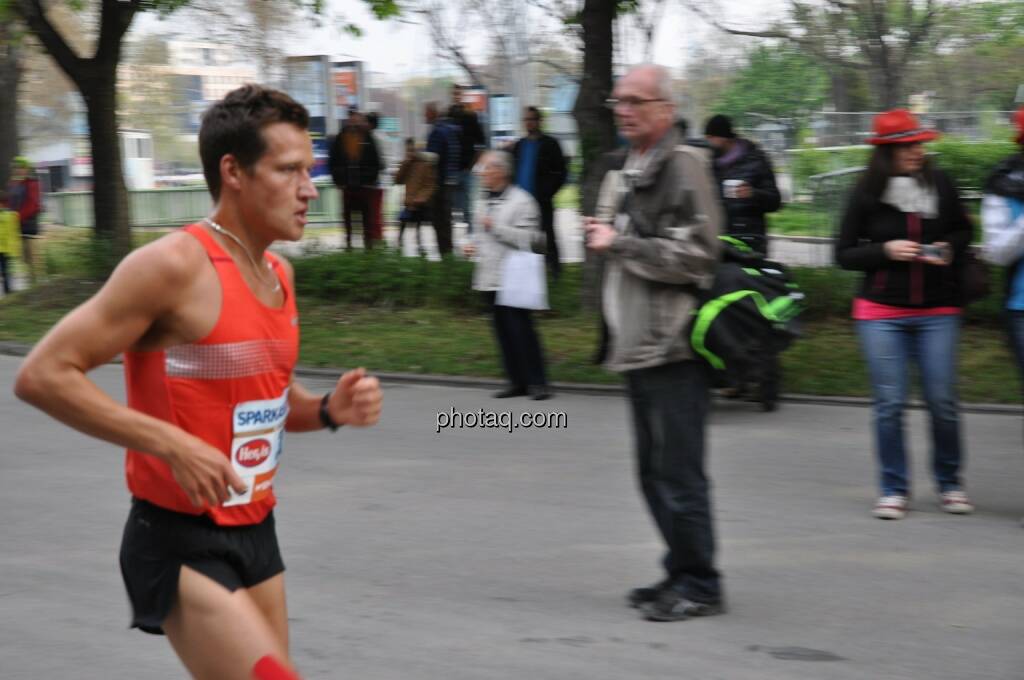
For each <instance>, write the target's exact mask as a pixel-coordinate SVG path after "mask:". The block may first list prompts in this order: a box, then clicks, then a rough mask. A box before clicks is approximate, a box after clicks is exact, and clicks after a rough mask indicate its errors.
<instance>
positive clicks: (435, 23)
mask: <svg viewBox="0 0 1024 680" xmlns="http://www.w3.org/2000/svg"><path fill="white" fill-rule="evenodd" d="M416 12H417V13H419V14H421V15H422V16H423V17H424V18H425V19H426V21H427V27H428V28H429V29H430V36H431V38H432V39H433V41H434V45H435V46H437V48H438V50H439V51H440V52H441V57H442V58H444V59H447V60H448V61H451V62H452V63H454V64H455V65H456V66H458V67H459V68H461V69H462V70H463V71H465V72H466V75H468V76H469V78H470V80H471V81H472V82H473V85H475V86H477V87H482V86H483V81H482V80H481V78H480V74H479V73H478V72H477V70H476V69H475V68H473V65H472V64H471V63H470V62H469V57H468V56H467V55H466V51H465V47H464V46H463V45H462V43H460V42H459V41H458V40H456V39H455V38H454V37H453V36H452V35H451V34H450V33H449V32H448V30H447V28H446V27H445V25H444V14H443V12H444V5H443V4H442V3H440V2H430V3H425V4H424V5H423V6H421V7H420V8H419V9H417V10H416Z"/></svg>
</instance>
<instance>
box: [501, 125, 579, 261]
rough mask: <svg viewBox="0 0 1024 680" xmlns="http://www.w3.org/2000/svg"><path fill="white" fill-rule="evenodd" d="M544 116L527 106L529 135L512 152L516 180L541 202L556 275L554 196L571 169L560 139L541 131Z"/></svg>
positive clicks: (556, 250)
mask: <svg viewBox="0 0 1024 680" xmlns="http://www.w3.org/2000/svg"><path fill="white" fill-rule="evenodd" d="M542 119H543V116H542V115H541V112H540V109H538V108H537V107H536V106H528V107H526V109H525V110H524V111H523V125H524V126H525V127H526V136H525V137H523V138H522V139H519V140H518V141H516V143H515V146H513V148H512V155H513V157H515V162H516V177H515V180H516V184H517V185H518V186H519V187H521V188H523V189H525V190H526V191H528V192H529V193H530V194H531V195H532V196H533V197H534V198H535V199H536V200H537V203H538V205H540V224H541V227H542V228H543V229H544V233H545V235H546V236H547V239H548V247H547V260H548V268H549V269H550V270H551V274H552V276H554V277H555V278H556V279H557V278H558V275H559V274H560V273H561V270H562V265H561V262H560V261H559V259H558V239H557V238H556V237H555V205H554V199H555V194H557V193H558V190H559V189H561V188H562V185H563V184H565V180H566V178H567V177H568V175H569V173H568V169H567V168H566V165H565V156H564V155H563V154H562V146H561V145H560V144H559V143H558V140H557V139H555V138H554V137H552V136H551V135H546V134H544V133H543V132H541V131H540V124H541V120H542Z"/></svg>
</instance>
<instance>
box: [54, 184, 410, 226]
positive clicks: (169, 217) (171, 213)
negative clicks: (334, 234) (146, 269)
mask: <svg viewBox="0 0 1024 680" xmlns="http://www.w3.org/2000/svg"><path fill="white" fill-rule="evenodd" d="M316 186H317V190H318V191H319V194H320V195H319V197H318V198H317V199H316V200H314V201H312V202H311V203H310V204H309V213H308V218H309V222H310V224H314V225H316V224H332V225H336V224H339V223H340V222H341V197H340V196H339V192H338V191H337V190H336V189H335V188H334V186H333V185H332V184H330V183H327V182H317V183H316ZM400 198H401V191H400V190H395V188H394V187H390V186H389V187H385V210H386V214H389V215H390V214H397V213H395V212H394V211H395V210H396V209H397V208H396V206H397V204H398V201H399V200H400ZM46 203H47V205H46V208H47V213H48V217H49V219H50V221H51V222H53V223H55V224H62V225H64V226H66V227H89V228H91V227H92V226H93V209H92V193H91V192H88V191H65V192H58V193H52V194H47V197H46ZM128 205H129V208H130V211H131V220H132V226H133V227H177V226H181V225H183V224H189V223H190V222H195V221H198V220H200V219H202V218H203V217H205V216H206V215H209V214H210V209H211V208H212V207H213V202H212V201H211V199H210V194H209V192H208V191H207V190H206V186H205V185H196V186H187V187H171V188H166V189H135V190H130V191H129V192H128Z"/></svg>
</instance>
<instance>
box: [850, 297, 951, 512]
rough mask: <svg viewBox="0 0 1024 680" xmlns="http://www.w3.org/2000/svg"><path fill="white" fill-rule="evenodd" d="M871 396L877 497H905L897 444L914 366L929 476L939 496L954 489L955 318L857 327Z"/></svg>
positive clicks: (903, 457)
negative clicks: (927, 433)
mask: <svg viewBox="0 0 1024 680" xmlns="http://www.w3.org/2000/svg"><path fill="white" fill-rule="evenodd" d="M857 332H858V334H859V335H860V340H861V347H862V349H863V352H864V358H865V359H866V360H867V363H868V372H869V375H870V377H871V390H872V393H873V396H874V421H875V422H874V425H875V449H876V451H877V452H878V459H879V464H880V465H881V468H882V469H881V474H880V482H881V488H882V495H884V496H892V495H897V496H906V495H909V491H910V482H909V479H908V475H907V453H906V449H905V447H904V443H903V406H904V402H905V401H906V398H907V382H908V380H907V370H908V368H909V364H910V362H911V361H914V362H915V363H916V364H917V366H918V369H919V371H920V374H921V386H922V389H923V392H924V400H925V403H927V405H928V412H929V413H930V415H931V433H932V471H933V473H934V474H935V482H936V485H937V486H938V488H939V491H950V490H954V489H959V488H960V465H961V460H962V457H963V454H962V451H961V446H960V416H959V405H958V403H957V396H956V357H957V354H956V350H957V341H958V339H959V335H960V317H959V316H955V315H951V316H914V317H909V318H905V319H880V320H876V321H858V322H857Z"/></svg>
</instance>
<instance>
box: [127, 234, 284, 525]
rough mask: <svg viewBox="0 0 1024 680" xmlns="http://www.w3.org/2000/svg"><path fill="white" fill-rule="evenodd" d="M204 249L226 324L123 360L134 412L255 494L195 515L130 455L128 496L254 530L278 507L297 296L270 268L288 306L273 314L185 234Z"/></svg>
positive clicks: (163, 472)
mask: <svg viewBox="0 0 1024 680" xmlns="http://www.w3.org/2000/svg"><path fill="white" fill-rule="evenodd" d="M184 231H186V232H187V233H189V234H191V235H192V236H194V237H195V238H196V239H198V240H199V242H200V243H201V244H202V245H203V248H205V249H206V252H207V254H208V255H209V257H210V262H212V263H213V266H214V268H215V269H216V270H217V278H218V279H219V280H220V287H221V307H220V317H219V318H218V319H217V323H216V325H215V326H214V328H213V330H212V331H211V332H210V334H209V335H207V336H206V337H205V338H203V339H202V340H199V341H198V342H194V343H190V344H187V345H178V346H175V347H169V348H167V349H165V350H160V351H155V352H125V355H124V368H125V381H126V383H127V392H128V406H129V407H131V408H133V409H136V410H138V411H142V412H143V413H146V414H149V415H151V416H153V417H155V418H160V419H161V420H165V421H167V422H169V423H173V424H175V425H177V426H178V427H180V428H181V429H183V430H185V431H186V432H189V433H191V434H193V435H195V436H197V437H199V438H200V439H202V440H203V441H205V442H207V443H209V444H210V445H211V446H213V447H215V448H217V449H219V450H220V451H222V452H223V453H224V455H225V456H226V457H228V458H229V459H230V460H231V465H232V467H233V468H234V470H235V472H237V473H238V475H239V476H240V477H241V478H242V481H244V482H245V483H246V486H247V487H248V489H247V492H246V493H245V494H243V495H241V496H238V495H236V494H234V492H232V497H231V498H230V499H229V500H228V501H226V502H225V503H224V504H223V505H220V506H216V507H212V506H205V507H203V508H197V507H196V506H194V505H192V503H191V502H190V501H189V499H188V496H187V495H185V492H184V490H182V488H181V486H179V484H178V482H177V481H176V480H175V479H174V476H173V474H172V473H171V468H170V466H169V465H168V464H167V463H165V462H164V461H162V460H160V459H159V458H157V457H156V456H153V455H150V454H147V453H143V452H140V451H132V450H129V451H128V453H127V457H126V460H125V472H126V475H127V478H128V489H129V491H131V493H132V494H133V495H134V496H136V497H138V498H142V499H145V500H147V501H149V502H150V503H153V504H154V505H158V506H160V507H162V508H166V509H168V510H174V511H175V512H182V513H187V514H191V515H199V514H203V513H205V514H207V515H209V516H210V517H211V518H212V519H213V521H214V522H216V523H217V524H219V525H222V526H237V525H244V524H256V523H258V522H261V521H262V520H263V519H264V518H266V516H267V514H268V513H269V512H270V510H271V508H273V507H274V504H275V502H276V501H275V499H274V488H273V478H274V473H275V472H276V471H277V465H278V462H279V460H280V456H281V450H282V444H283V440H284V424H285V420H286V419H287V417H288V387H289V385H290V384H291V380H292V370H293V369H294V368H295V362H296V361H297V359H298V353H299V325H298V313H297V311H296V308H295V296H294V292H293V291H292V288H291V285H290V284H289V282H288V277H287V276H286V275H285V273H284V271H283V269H282V267H281V264H280V262H279V261H278V260H277V258H276V257H274V256H273V255H271V254H269V253H268V254H266V255H265V257H266V259H267V261H269V262H270V264H271V266H272V267H273V271H274V275H275V276H277V278H278V280H279V281H280V282H281V288H282V290H283V291H284V298H285V299H284V304H283V305H282V306H281V307H279V308H273V307H268V306H267V305H265V304H263V303H262V302H260V300H259V299H258V298H257V297H256V296H255V294H253V292H252V291H251V290H250V289H249V286H248V284H246V282H245V280H244V279H243V278H242V275H241V273H240V272H239V271H238V267H237V266H235V262H234V260H232V259H231V256H230V255H228V253H226V252H225V251H224V249H223V248H221V247H220V245H219V244H218V243H217V241H216V240H215V239H214V238H213V236H212V235H211V234H210V233H209V232H207V231H206V230H205V229H203V227H201V226H200V225H198V224H193V225H189V226H187V227H185V229H184Z"/></svg>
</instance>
